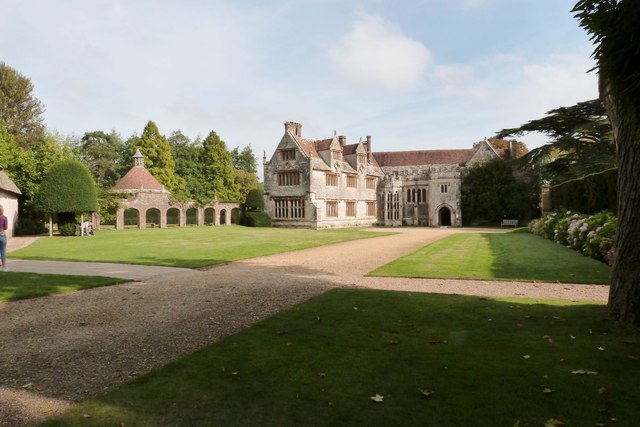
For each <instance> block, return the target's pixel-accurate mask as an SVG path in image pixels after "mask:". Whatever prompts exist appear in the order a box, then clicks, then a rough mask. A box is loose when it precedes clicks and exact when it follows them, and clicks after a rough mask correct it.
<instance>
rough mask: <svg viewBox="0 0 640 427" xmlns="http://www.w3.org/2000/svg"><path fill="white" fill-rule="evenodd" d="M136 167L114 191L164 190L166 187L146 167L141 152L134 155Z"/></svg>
mask: <svg viewBox="0 0 640 427" xmlns="http://www.w3.org/2000/svg"><path fill="white" fill-rule="evenodd" d="M133 159H134V166H133V167H132V168H131V169H129V172H127V174H126V175H125V176H123V177H122V178H120V181H118V182H117V183H116V185H114V186H113V188H112V190H113V191H140V190H160V191H162V190H164V186H163V185H162V184H160V182H159V181H158V180H157V179H156V178H155V177H154V176H153V175H151V172H149V171H148V170H147V169H146V168H145V167H144V156H143V155H142V154H140V150H136V153H135V154H134V155H133Z"/></svg>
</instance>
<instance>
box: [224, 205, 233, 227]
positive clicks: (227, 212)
mask: <svg viewBox="0 0 640 427" xmlns="http://www.w3.org/2000/svg"><path fill="white" fill-rule="evenodd" d="M232 210H233V209H228V208H227V209H225V214H224V221H225V225H231V211H232Z"/></svg>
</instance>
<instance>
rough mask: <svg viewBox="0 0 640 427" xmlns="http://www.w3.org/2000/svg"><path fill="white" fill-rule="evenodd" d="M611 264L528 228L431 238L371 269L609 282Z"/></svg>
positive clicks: (417, 274)
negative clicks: (509, 231)
mask: <svg viewBox="0 0 640 427" xmlns="http://www.w3.org/2000/svg"><path fill="white" fill-rule="evenodd" d="M610 272H611V271H610V268H609V266H607V265H606V264H604V263H601V262H598V261H595V260H593V259H591V258H588V257H586V256H583V255H581V254H579V253H577V252H575V251H574V250H571V249H568V248H565V247H564V246H561V245H558V244H555V243H552V242H550V241H548V240H545V239H543V238H541V237H538V236H534V235H533V234H529V233H523V232H511V233H461V234H456V235H453V236H449V237H446V238H444V239H442V240H438V241H437V242H434V243H431V244H429V245H427V246H424V247H423V248H421V249H419V250H417V251H416V252H414V253H412V254H410V255H407V256H404V257H402V258H398V259H397V260H395V261H393V262H390V263H389V264H386V265H383V266H382V267H379V268H377V269H375V270H373V271H372V272H370V273H369V275H372V276H396V277H428V278H442V279H481V280H517V281H548V282H556V281H559V282H563V283H598V284H605V283H609V276H610Z"/></svg>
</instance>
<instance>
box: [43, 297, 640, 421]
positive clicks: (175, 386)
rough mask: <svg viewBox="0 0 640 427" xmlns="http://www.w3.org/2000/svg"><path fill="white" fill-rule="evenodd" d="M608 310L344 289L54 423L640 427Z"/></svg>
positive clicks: (634, 390) (629, 373)
mask: <svg viewBox="0 0 640 427" xmlns="http://www.w3.org/2000/svg"><path fill="white" fill-rule="evenodd" d="M604 311H605V307H604V306H602V305H543V304H536V303H529V302H528V301H521V302H519V303H515V302H506V301H500V300H490V299H486V298H478V297H464V296H454V295H430V294H416V293H404V292H387V291H370V290H344V289H340V290H332V291H329V292H327V293H325V294H323V295H321V296H319V297H316V298H314V299H312V300H310V301H308V302H306V303H304V304H301V305H299V306H296V307H294V308H293V309H291V310H288V311H286V312H283V313H281V314H279V315H276V316H274V317H272V318H270V319H267V320H266V321H263V322H261V323H259V324H257V325H256V326H254V327H252V328H250V329H247V330H245V331H243V332H241V333H239V334H237V335H234V336H231V337H229V338H226V339H224V340H222V341H220V342H218V343H216V344H213V345H211V346H209V347H207V348H205V349H202V350H200V351H198V352H196V353H194V354H192V355H190V356H188V357H185V358H182V359H180V360H178V361H176V362H173V363H171V364H169V365H167V366H166V367H164V368H162V369H159V370H156V371H154V372H152V373H150V374H148V375H145V376H142V377H140V378H138V379H136V380H134V381H133V382H131V383H129V384H126V385H124V386H123V387H121V388H119V389H117V390H115V391H113V392H110V393H108V394H105V395H102V396H99V397H96V398H94V399H92V400H89V401H86V402H84V403H81V404H79V405H78V406H76V407H75V408H73V409H71V410H70V411H69V412H67V413H66V414H64V415H63V416H60V417H57V418H55V419H51V420H49V421H48V422H46V423H45V424H44V425H45V426H49V427H51V426H108V425H114V426H116V425H135V426H169V425H197V426H214V425H234V426H243V425H246V426H254V425H261V426H277V425H319V426H322V425H326V426H352V425H367V426H388V425H403V426H424V425H443V426H454V425H456V426H465V425H469V426H470V425H473V426H497V425H508V426H512V425H514V424H516V422H518V421H519V422H520V424H519V425H521V426H538V425H543V423H544V422H545V421H546V420H549V419H551V418H554V419H558V420H560V421H562V422H564V423H565V424H566V425H585V426H586V425H597V423H603V424H606V425H609V424H610V423H611V419H613V418H615V419H616V420H617V421H616V422H615V425H634V423H635V422H636V421H637V418H638V415H640V407H639V406H638V404H637V403H638V395H640V382H638V381H637V377H638V374H639V373H640V361H639V360H638V358H639V357H640V336H639V334H638V331H637V330H626V329H622V328H619V327H617V326H616V325H615V324H613V323H612V322H610V321H609V320H607V319H606V318H605V317H604ZM582 370H584V373H583V374H581V372H582ZM587 371H588V372H590V373H587ZM572 372H577V373H572ZM596 373H597V374H596ZM376 395H379V396H382V401H380V402H376V401H374V400H372V399H371V397H372V396H376Z"/></svg>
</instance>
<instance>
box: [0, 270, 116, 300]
mask: <svg viewBox="0 0 640 427" xmlns="http://www.w3.org/2000/svg"><path fill="white" fill-rule="evenodd" d="M124 282H127V280H123V279H115V278H112V277H102V276H72V275H59V274H37V273H18V272H9V273H2V274H1V275H0V301H15V300H19V299H26V298H35V297H42V296H46V295H52V294H56V293H62V292H72V291H77V290H82V289H90V288H97V287H100V286H110V285H115V284H118V283H124Z"/></svg>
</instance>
